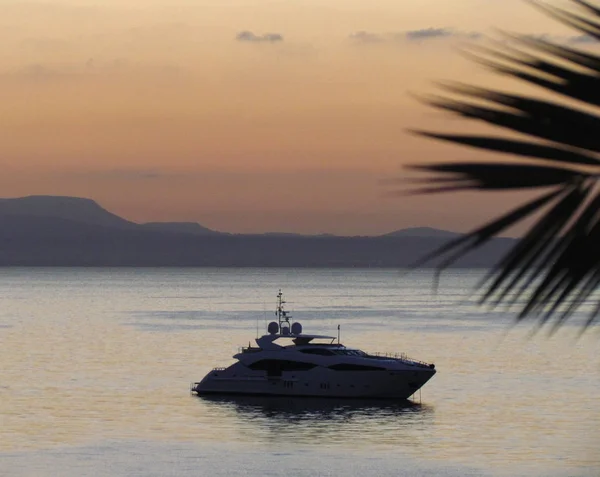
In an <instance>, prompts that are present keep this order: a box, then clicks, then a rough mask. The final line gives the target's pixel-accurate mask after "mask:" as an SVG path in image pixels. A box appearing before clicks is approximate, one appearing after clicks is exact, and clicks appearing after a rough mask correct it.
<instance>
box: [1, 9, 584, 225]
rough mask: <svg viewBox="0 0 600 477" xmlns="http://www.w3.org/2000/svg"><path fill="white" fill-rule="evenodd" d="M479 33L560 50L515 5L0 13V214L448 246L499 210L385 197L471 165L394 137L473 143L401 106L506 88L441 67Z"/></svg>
mask: <svg viewBox="0 0 600 477" xmlns="http://www.w3.org/2000/svg"><path fill="white" fill-rule="evenodd" d="M553 4H554V5H561V4H562V3H561V2H560V1H556V2H554V3H553ZM495 28H497V29H503V30H508V31H513V32H526V33H531V34H536V35H551V36H552V37H554V38H556V39H557V40H558V41H564V42H573V43H575V42H576V41H577V38H576V35H577V33H576V32H573V31H571V30H568V29H566V28H565V27H563V26H561V25H560V24H558V23H557V22H555V21H554V20H551V19H549V18H547V17H546V16H545V15H544V14H542V13H540V12H539V11H538V10H536V9H535V8H533V7H532V6H531V5H528V4H527V3H525V2H523V1H517V0H368V1H367V0H272V1H263V0H195V1H192V0H143V1H142V0H135V1H134V0H120V1H114V0H112V1H108V0H102V1H101V0H96V1H92V0H89V1H83V0H72V1H70V2H66V1H65V2H63V1H59V0H56V1H51V0H48V1H18V0H17V1H10V0H0V100H1V105H2V114H0V123H1V127H0V161H1V167H2V175H1V176H0V183H1V189H2V194H1V195H2V196H3V197H18V196H23V195H32V194H51V195H72V196H81V197H89V198H92V199H94V200H96V201H98V202H99V203H100V204H101V205H102V206H104V207H105V208H107V209H109V210H111V211H112V212H114V213H117V214H119V215H121V216H123V217H125V218H128V219H130V220H134V221H138V222H145V221H158V220H164V221H196V222H200V223H201V224H203V225H205V226H207V227H210V228H213V229H216V230H221V231H227V232H266V231H281V232H302V233H321V232H329V233H338V234H349V235H350V234H352V235H355V234H361V235H374V234H379V233H385V232H388V231H392V230H395V229H399V228H403V227H410V226H434V227H441V228H449V229H452V230H466V229H468V228H469V227H471V226H473V225H475V224H476V223H478V222H479V221H481V220H482V219H483V218H484V217H486V215H488V214H490V213H491V212H497V211H499V210H501V209H504V208H506V207H507V206H509V205H511V204H513V203H515V202H516V197H515V195H514V194H512V195H511V194H509V195H508V196H506V195H492V194H480V195H477V194H475V195H474V194H454V195H438V196H435V197H408V198H407V197H402V198H398V197H390V196H389V194H388V193H389V192H390V191H393V190H394V187H392V186H390V185H389V184H387V183H386V182H385V181H386V180H387V179H391V178H395V177H402V176H405V175H406V174H407V172H406V171H403V170H402V165H403V164H407V163H419V162H423V161H427V160H440V159H444V160H446V159H454V160H456V159H461V160H462V159H469V158H470V159H473V158H477V157H478V153H476V152H474V151H470V150H467V149H463V148H459V147H456V146H450V145H444V144H438V143H435V142H432V141H430V140H426V139H422V138H418V137H413V136H411V135H410V134H408V133H407V132H406V130H407V129H408V128H431V129H434V130H454V131H465V130H470V131H478V130H481V128H480V127H479V126H478V125H473V124H470V123H468V122H465V121H459V120H454V119H451V118H449V117H448V116H445V115H444V114H442V113H440V112H437V111H435V110H432V109H429V108H427V107H425V106H423V105H421V104H420V103H419V102H418V101H416V100H415V99H414V97H413V96H412V95H411V94H412V93H417V94H426V93H432V92H435V91H436V90H435V86H434V85H433V82H434V81H436V80H443V79H450V80H463V81H467V82H472V83H475V84H484V85H488V86H493V87H498V88H502V87H505V88H510V89H513V90H518V88H520V86H519V85H518V84H516V83H513V82H509V80H507V79H505V78H502V77H494V76H492V75H490V74H489V73H488V72H486V71H485V70H483V69H482V68H481V67H479V66H476V65H474V64H472V63H470V62H469V61H468V60H466V59H465V58H464V57H463V56H461V54H460V53H459V51H458V47H459V46H460V45H461V44H463V43H464V42H468V41H470V42H484V41H486V40H485V39H484V38H482V37H481V36H480V35H486V36H487V35H492V36H493V35H494V34H495V33H494V29H495Z"/></svg>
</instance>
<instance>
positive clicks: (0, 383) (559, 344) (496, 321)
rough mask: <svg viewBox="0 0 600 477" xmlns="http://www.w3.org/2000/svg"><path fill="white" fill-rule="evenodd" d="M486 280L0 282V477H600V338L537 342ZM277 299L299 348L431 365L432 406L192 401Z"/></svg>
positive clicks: (282, 273)
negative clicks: (296, 327)
mask: <svg viewBox="0 0 600 477" xmlns="http://www.w3.org/2000/svg"><path fill="white" fill-rule="evenodd" d="M480 276H481V275H480V272H475V271H452V272H448V273H446V274H445V275H444V276H443V279H442V282H441V284H440V288H439V291H438V293H437V294H433V293H432V290H431V283H432V281H431V275H430V273H428V272H421V273H415V274H412V275H408V276H402V275H401V274H399V273H398V272H396V271H382V270H291V269H282V270H281V269H278V270H273V269H241V270H237V269H235V270H233V269H1V270H0V292H1V296H2V307H1V308H0V363H1V367H0V416H1V423H0V475H7V476H51V475H52V476H55V475H59V476H67V477H71V476H82V475H90V476H121V475H122V476H138V475H139V476H150V475H152V476H154V475H155V476H166V475H184V474H186V473H189V472H193V473H194V475H199V476H203V475H210V476H221V475H244V476H262V475H273V476H276V475H300V476H317V475H319V476H321V475H322V476H337V475H345V476H346V475H349V476H359V475H360V476H364V475H374V476H375V475H377V476H380V475H390V476H391V475H407V476H408V475H410V476H412V475H416V476H430V475H431V476H437V475H443V476H462V475H471V476H504V475H535V476H597V475H599V474H600V449H599V447H600V410H599V406H600V405H599V403H600V373H599V371H600V352H599V349H600V348H599V345H600V333H598V330H597V329H593V330H591V331H590V332H588V333H586V334H585V335H584V336H583V337H582V338H581V339H576V336H577V332H578V331H579V328H578V327H577V325H576V323H573V324H569V325H567V326H565V327H564V328H563V329H562V330H561V331H560V332H558V333H557V334H555V335H553V336H552V337H548V336H547V334H545V333H541V334H538V335H536V336H534V337H533V338H529V337H528V336H529V333H530V331H531V326H529V325H519V326H518V327H512V326H511V325H512V315H510V314H508V313H502V312H496V313H493V314H491V313H488V314H486V313H484V311H483V310H482V309H479V308H477V307H476V306H474V305H473V304H471V303H469V297H470V296H471V294H472V288H473V285H474V284H475V283H476V281H477V280H478V278H480ZM279 288H282V289H283V291H284V293H285V295H286V297H287V299H288V308H289V309H290V310H291V311H292V314H293V316H294V318H295V319H296V320H298V321H300V322H302V324H303V326H304V330H305V331H306V332H314V333H325V334H332V333H333V334H335V333H336V328H337V325H338V324H340V325H341V328H342V342H343V343H345V344H347V345H353V346H357V347H359V348H362V349H364V350H367V351H391V352H406V353H407V354H408V355H409V356H412V357H415V358H417V359H421V360H424V361H431V362H434V363H435V364H436V367H437V369H438V374H437V375H436V376H435V377H434V378H433V379H432V380H431V381H430V382H429V383H428V384H426V385H425V387H424V388H423V390H422V396H421V403H420V404H418V399H417V403H416V404H415V403H413V404H410V403H389V402H346V401H331V400H325V401H322V400H318V399H309V400H295V399H285V398H271V399H256V398H254V399H249V398H246V399H202V398H198V397H195V396H191V395H190V394H189V392H188V387H189V383H190V382H191V381H195V380H199V379H201V378H202V377H203V376H204V374H205V373H206V372H208V371H209V370H210V369H211V368H212V367H214V366H225V365H228V364H230V363H232V362H233V360H232V358H231V356H232V355H233V354H234V353H235V352H236V351H237V348H238V346H241V345H246V344H247V343H248V341H249V340H251V339H254V338H255V336H256V330H257V327H258V328H259V329H260V332H261V333H262V331H263V330H264V329H265V324H266V322H267V321H270V320H271V319H272V317H273V311H274V305H275V296H276V294H277V291H278V289H279ZM417 397H418V396H417Z"/></svg>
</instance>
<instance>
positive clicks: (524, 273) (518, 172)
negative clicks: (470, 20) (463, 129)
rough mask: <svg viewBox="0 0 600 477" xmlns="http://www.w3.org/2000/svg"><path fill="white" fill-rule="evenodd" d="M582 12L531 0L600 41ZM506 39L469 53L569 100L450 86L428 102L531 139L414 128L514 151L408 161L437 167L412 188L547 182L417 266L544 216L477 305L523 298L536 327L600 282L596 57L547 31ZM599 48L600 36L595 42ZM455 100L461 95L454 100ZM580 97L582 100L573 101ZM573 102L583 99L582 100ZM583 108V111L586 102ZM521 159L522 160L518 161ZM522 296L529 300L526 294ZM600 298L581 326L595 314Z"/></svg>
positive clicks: (598, 29)
mask: <svg viewBox="0 0 600 477" xmlns="http://www.w3.org/2000/svg"><path fill="white" fill-rule="evenodd" d="M571 2H572V3H573V4H575V5H576V6H577V9H576V12H571V11H566V10H563V9H560V8H556V7H553V6H549V5H546V4H542V3H540V2H537V1H530V2H529V3H532V4H534V5H535V6H536V7H538V8H540V9H542V10H543V11H544V12H546V13H547V14H549V15H551V16H552V17H554V18H556V19H557V20H559V21H561V22H563V23H565V24H567V25H569V26H572V27H574V28H576V29H577V30H579V31H580V32H582V33H583V34H584V35H587V36H589V37H590V38H593V39H597V40H600V8H598V7H596V6H594V5H592V4H590V3H588V2H586V1H584V0H571ZM507 38H508V39H509V40H510V42H509V43H497V44H494V45H493V46H492V47H473V50H474V53H469V55H471V56H472V57H474V58H475V60H476V61H478V62H479V63H481V64H483V65H484V66H486V67H488V68H490V69H491V70H492V71H494V72H497V73H501V74H505V75H508V76H511V77H514V78H517V79H520V80H523V81H525V82H527V83H529V84H533V85H536V86H539V87H541V88H544V89H546V90H548V91H551V92H553V93H558V94H559V95H561V96H562V97H565V98H568V99H569V100H571V101H569V102H568V103H569V104H564V102H563V104H561V102H560V98H557V100H556V101H550V100H548V101H546V100H541V99H534V98H531V97H527V96H522V95H518V94H509V93H505V92H500V91H495V90H491V89H486V88H479V87H474V86H467V85H462V84H448V85H444V86H442V88H443V89H444V90H445V91H446V92H447V93H449V94H450V95H451V96H450V97H449V96H445V97H433V98H430V99H428V100H426V102H427V103H428V104H430V105H432V106H434V107H436V108H439V109H442V110H445V111H449V112H451V113H454V114H456V115H458V116H462V117H464V118H468V119H476V120H480V121H484V122H486V123H488V124H490V125H494V126H497V127H500V128H504V129H506V130H509V131H512V132H516V133H520V134H521V136H522V137H523V136H524V137H526V139H521V140H516V139H513V138H507V137H489V136H475V135H458V134H439V133H433V132H426V131H415V132H416V133H417V134H420V135H422V136H425V137H429V138H434V139H437V140H443V141H449V142H452V143H456V144H461V145H466V146H470V147H474V148H479V149H483V150H487V151H492V152H496V153H505V154H510V155H512V156H516V157H515V158H513V160H511V161H510V162H492V163H490V162H487V163H483V162H466V163H436V164H427V165H418V166H412V167H413V168H415V169H419V170H422V171H426V172H427V173H434V174H433V175H432V176H428V177H426V178H425V179H424V180H423V181H422V182H424V183H425V185H424V186H423V187H422V188H420V189H417V190H415V191H414V192H416V193H434V192H447V191H457V190H472V189H475V190H510V189H534V188H550V191H546V192H544V194H543V195H542V196H540V197H539V198H537V199H535V200H532V201H530V202H528V203H526V204H524V205H522V206H520V207H517V208H516V209H515V210H512V211H510V212H508V213H506V214H505V215H503V216H502V217H499V218H497V219H496V220H493V221H492V222H490V223H488V224H486V225H484V226H482V227H480V228H479V229H476V230H474V231H472V232H470V233H469V234H467V235H465V236H462V237H460V238H458V239H455V240H453V241H451V242H449V243H448V244H447V245H445V246H444V247H442V248H440V249H438V250H436V251H435V252H434V253H432V254H431V255H428V256H427V257H424V258H423V260H421V261H420V262H419V264H418V265H420V264H422V263H424V262H426V261H428V260H430V259H432V258H434V257H436V258H439V257H442V258H444V261H443V262H442V265H441V266H440V268H441V269H443V268H445V267H447V266H448V265H450V264H451V263H452V262H454V261H455V260H456V259H458V258H459V257H461V256H462V255H464V254H465V253H467V252H469V251H471V250H473V249H474V248H477V247H479V246H481V245H483V244H484V243H486V242H487V241H489V240H490V239H491V238H492V237H494V236H496V235H498V234H499V233H501V232H503V231H504V230H505V229H507V228H508V227H511V226H513V225H515V224H516V223H518V222H520V221H522V220H524V219H526V218H528V217H531V216H532V214H536V213H537V214H540V215H539V217H538V218H537V220H536V221H535V222H534V224H533V226H531V228H530V229H529V230H528V232H527V233H526V234H525V235H524V236H523V237H522V238H521V239H520V240H519V242H518V243H517V245H516V246H515V247H514V248H513V249H512V250H511V251H510V252H509V253H508V254H507V255H506V256H505V257H503V258H502V260H501V261H500V262H499V263H498V264H497V265H496V266H495V267H494V269H493V270H492V271H491V272H490V273H489V274H488V275H487V277H486V278H485V279H484V281H483V282H482V283H481V284H480V286H486V285H487V287H486V289H485V292H484V293H483V295H482V298H481V302H482V303H489V304H491V305H493V306H496V305H498V304H501V303H505V304H509V305H514V304H517V303H522V306H521V310H520V313H519V315H518V318H519V319H522V318H525V317H528V316H535V317H537V318H539V319H540V324H544V323H546V322H547V321H548V320H549V319H550V318H555V322H554V327H556V326H559V325H560V324H562V323H563V322H564V320H566V319H567V318H569V317H570V316H571V315H572V314H573V312H575V311H576V310H577V309H578V308H579V307H580V306H581V305H582V304H583V303H584V302H586V300H588V298H590V295H591V294H592V293H593V292H594V291H595V290H596V289H597V288H598V285H599V284H600V187H599V182H598V179H599V178H600V155H599V153H600V116H598V115H596V114H595V113H594V109H597V108H598V107H600V56H598V55H595V54H591V53H589V52H585V51H579V50H577V49H574V48H571V47H568V46H564V45H561V44H558V43H554V42H552V41H549V40H546V39H543V38H534V37H530V36H526V35H507ZM599 45H600V43H599ZM452 97H458V98H459V99H452ZM573 100H576V101H573ZM577 101H578V102H580V103H582V104H580V105H576V104H577ZM583 106H585V109H583ZM515 159H517V160H515ZM522 299H524V302H521V301H520V300H522ZM599 312H600V302H599V303H598V305H597V307H596V308H595V309H594V311H593V312H592V313H591V314H590V316H589V319H588V320H587V323H586V326H585V327H584V329H585V328H586V327H587V326H589V325H590V324H592V323H593V322H594V321H596V320H597V319H598V316H599Z"/></svg>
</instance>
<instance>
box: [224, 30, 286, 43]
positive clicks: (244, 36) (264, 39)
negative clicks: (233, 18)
mask: <svg viewBox="0 0 600 477" xmlns="http://www.w3.org/2000/svg"><path fill="white" fill-rule="evenodd" d="M235 39H236V40H237V41H245V42H250V43H276V42H280V41H283V35H281V34H280V33H264V34H262V35H257V34H255V33H253V32H251V31H248V30H244V31H241V32H239V33H238V34H237V35H236V36H235Z"/></svg>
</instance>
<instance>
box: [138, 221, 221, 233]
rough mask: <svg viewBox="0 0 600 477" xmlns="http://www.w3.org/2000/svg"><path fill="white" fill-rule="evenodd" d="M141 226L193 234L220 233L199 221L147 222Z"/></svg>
mask: <svg viewBox="0 0 600 477" xmlns="http://www.w3.org/2000/svg"><path fill="white" fill-rule="evenodd" d="M140 226H141V227H143V228H145V229H147V230H155V231H161V232H173V233H183V234H193V235H212V234H218V233H220V232H216V231H214V230H211V229H209V228H208V227H203V226H202V225H200V224H199V223H197V222H146V223H144V224H140Z"/></svg>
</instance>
